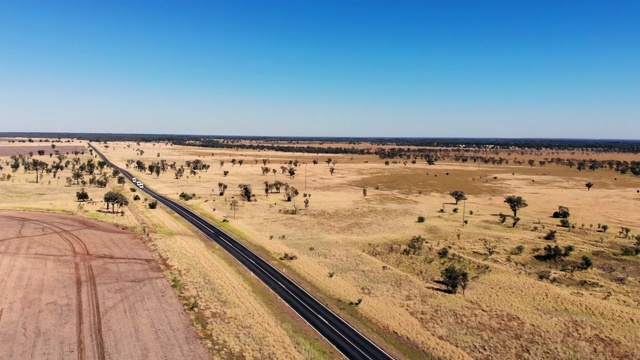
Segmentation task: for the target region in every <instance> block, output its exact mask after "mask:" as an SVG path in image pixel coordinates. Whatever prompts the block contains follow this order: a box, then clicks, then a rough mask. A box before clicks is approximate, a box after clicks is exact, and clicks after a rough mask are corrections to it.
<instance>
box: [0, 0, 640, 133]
mask: <svg viewBox="0 0 640 360" xmlns="http://www.w3.org/2000/svg"><path fill="white" fill-rule="evenodd" d="M0 131H52V132H53V131H74V132H118V133H126V132H136V133H177V134H220V135H289V136H411V137H439V136H447V137H561V138H626V139H638V138H640V1H612V0H609V1H604V0H603V1H590V0H580V1H579V0H576V1H560V0H557V1H542V0H538V1H527V0H511V1H444V0H443V1H389V2H384V1H346V0H343V1H333V2H332V1H181V2H160V1H123V2H117V1H109V2H100V3H99V2H95V1H3V0H0Z"/></svg>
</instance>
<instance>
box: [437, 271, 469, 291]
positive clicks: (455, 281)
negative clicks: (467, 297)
mask: <svg viewBox="0 0 640 360" xmlns="http://www.w3.org/2000/svg"><path fill="white" fill-rule="evenodd" d="M441 274H442V282H443V283H444V284H445V285H446V286H447V289H449V291H450V292H451V293H453V294H456V293H457V292H458V288H462V290H463V293H464V290H465V289H466V288H467V284H468V283H469V273H468V272H466V271H464V270H462V269H459V268H457V267H456V266H455V265H450V266H449V267H447V268H446V269H444V270H442V273H441Z"/></svg>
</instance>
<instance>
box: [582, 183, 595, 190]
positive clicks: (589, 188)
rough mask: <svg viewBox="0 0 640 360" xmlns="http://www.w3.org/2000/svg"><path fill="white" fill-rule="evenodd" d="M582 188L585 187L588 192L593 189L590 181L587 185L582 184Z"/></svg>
mask: <svg viewBox="0 0 640 360" xmlns="http://www.w3.org/2000/svg"><path fill="white" fill-rule="evenodd" d="M584 186H586V187H587V191H589V190H591V188H592V187H593V183H592V182H591V181H589V182H588V183H586V184H584Z"/></svg>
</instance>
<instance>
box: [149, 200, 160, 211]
mask: <svg viewBox="0 0 640 360" xmlns="http://www.w3.org/2000/svg"><path fill="white" fill-rule="evenodd" d="M157 207H158V201H157V200H153V201H151V202H150V203H149V209H155V208H157Z"/></svg>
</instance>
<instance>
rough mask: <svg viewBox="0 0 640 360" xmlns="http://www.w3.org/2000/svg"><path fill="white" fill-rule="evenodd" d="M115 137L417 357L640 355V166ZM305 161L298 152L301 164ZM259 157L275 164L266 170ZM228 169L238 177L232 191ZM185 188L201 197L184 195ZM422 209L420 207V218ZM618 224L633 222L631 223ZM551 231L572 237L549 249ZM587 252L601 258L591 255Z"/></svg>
mask: <svg viewBox="0 0 640 360" xmlns="http://www.w3.org/2000/svg"><path fill="white" fill-rule="evenodd" d="M98 146H101V149H102V148H103V147H104V145H98ZM104 149H105V154H106V155H107V156H108V157H109V158H110V159H111V160H112V161H114V162H116V163H118V164H120V165H122V166H123V167H124V166H126V162H127V160H133V163H132V162H130V169H132V173H133V174H134V175H136V176H138V177H139V178H140V179H142V180H143V181H144V182H145V183H146V184H147V186H149V187H152V188H153V189H154V190H156V191H158V192H160V193H162V194H166V195H167V196H169V197H171V198H173V199H176V200H179V201H182V202H183V203H184V204H186V205H188V206H190V207H191V208H193V209H195V210H197V211H199V212H200V213H202V214H203V215H205V216H207V217H209V218H210V219H212V220H213V221H217V222H219V223H220V224H221V225H222V226H223V227H224V228H225V229H226V230H227V231H229V232H230V233H232V234H235V235H236V236H238V237H240V238H242V239H243V240H244V241H246V242H247V243H248V244H251V245H252V246H254V247H255V248H256V249H258V251H261V252H262V253H263V254H266V255H267V256H271V259H272V262H273V263H274V264H276V265H277V266H279V267H280V268H281V269H282V270H283V271H285V272H287V273H291V274H292V275H293V276H294V277H296V278H297V279H299V281H302V282H303V283H306V284H307V285H308V286H309V287H310V288H312V289H315V291H318V292H319V293H320V294H321V295H320V296H321V297H322V298H323V299H325V300H326V301H327V302H328V303H329V305H330V306H331V307H333V308H334V309H336V310H337V311H338V312H339V313H340V314H342V315H344V316H346V317H347V318H350V319H352V320H355V321H356V322H358V323H360V325H361V326H362V327H363V328H365V330H366V331H368V333H369V334H373V335H374V337H375V338H377V339H380V338H384V339H385V340H386V341H388V342H390V343H392V344H393V346H394V347H396V350H397V353H403V354H405V356H406V357H409V358H417V357H427V356H428V355H433V356H435V357H444V358H486V359H489V358H531V359H538V358H589V359H597V358H638V357H639V356H640V345H639V344H640V342H639V341H638V340H640V335H638V334H640V323H639V320H638V319H639V318H640V307H639V305H640V283H639V282H638V279H639V278H638V276H639V275H640V263H639V261H638V257H637V256H635V255H634V252H633V249H634V247H635V244H634V240H633V239H632V237H633V236H635V235H636V234H640V193H638V190H640V179H639V178H638V177H635V176H633V175H630V174H627V175H622V174H620V173H617V172H615V171H612V170H608V169H599V170H596V171H588V170H584V171H578V170H576V169H575V168H568V167H565V166H556V165H553V164H547V165H546V166H544V167H540V166H538V164H537V163H536V164H535V166H533V167H532V166H529V165H506V164H503V165H484V164H480V163H467V164H462V163H446V162H438V163H436V164H435V165H433V166H429V165H427V164H426V163H425V162H424V161H422V162H418V163H417V164H411V163H409V164H407V165H404V164H403V163H402V162H397V163H395V164H394V163H393V161H391V162H390V163H389V165H385V162H384V160H380V159H379V158H377V157H374V156H357V155H312V154H295V153H294V154H292V153H276V152H258V151H248V150H240V151H236V150H233V149H227V150H221V149H211V148H206V149H202V148H194V147H179V146H171V145H168V144H162V143H156V144H149V143H141V144H136V143H124V142H123V143H109V144H108V147H107V148H104ZM140 150H142V151H140ZM550 155H553V154H542V153H540V154H538V153H535V154H534V153H531V154H529V153H526V154H524V155H523V154H522V153H520V152H518V153H517V154H515V153H514V154H512V156H518V157H522V158H526V159H528V158H532V157H544V156H550ZM568 155H571V154H568ZM568 155H567V156H568ZM601 155H602V154H598V156H601ZM605 155H606V156H604V155H602V156H603V158H607V159H609V158H616V156H618V154H611V153H608V154H605ZM572 156H584V158H585V159H588V158H594V157H595V156H594V155H593V154H588V153H584V154H572ZM620 157H621V158H624V159H626V160H637V159H634V158H633V157H630V155H628V154H623V155H620ZM328 158H331V160H333V161H335V162H336V163H335V164H334V163H333V162H330V163H327V162H326V160H327V159H328ZM314 159H317V160H318V164H317V165H314V164H313V160H314ZM137 160H141V161H143V162H144V163H145V164H146V165H149V164H152V163H153V162H160V161H161V160H165V161H166V162H167V163H168V164H172V163H174V162H175V163H176V166H177V168H179V167H180V166H181V165H184V164H185V162H186V161H191V162H193V161H194V160H200V161H202V162H204V163H205V164H208V165H209V168H208V169H207V170H196V171H195V172H194V173H191V172H190V169H189V168H188V167H185V171H184V174H183V175H182V176H181V177H179V178H176V176H175V172H176V170H174V169H168V170H167V171H166V172H160V174H159V176H157V175H151V174H149V172H142V171H138V170H133V167H134V166H135V161H137ZM233 160H235V164H233V163H234V161H233ZM240 160H242V164H240ZM295 160H298V161H299V162H300V163H299V166H297V167H296V166H295V165H293V164H290V163H289V161H295ZM263 161H266V164H264V163H263ZM263 166H266V167H269V168H270V169H269V170H270V171H269V172H266V173H265V175H263V174H262V167H263ZM282 166H284V167H285V168H286V169H285V171H284V172H282V171H281V167H282ZM332 167H333V168H334V172H333V174H332V173H331V172H330V169H331V168H332ZM289 168H294V171H295V175H294V176H290V175H289V171H288V169H289ZM272 169H276V173H275V174H274V173H273V172H272V171H271V170H272ZM225 171H228V173H227V174H226V175H225V174H224V172H225ZM265 181H268V182H269V183H273V182H274V181H281V182H286V183H288V184H289V185H290V186H294V187H295V188H297V189H298V190H299V195H297V196H295V197H293V199H292V201H286V199H285V196H284V193H285V192H284V189H283V190H282V191H281V192H280V193H273V192H272V193H269V194H265V192H264V182H265ZM588 182H591V183H593V184H594V185H593V187H592V188H591V190H587V188H586V187H585V183H588ZM219 183H224V184H226V185H227V190H226V192H225V194H224V196H220V195H219V187H218V184H219ZM241 184H248V185H251V187H252V190H253V193H254V194H255V195H256V197H255V198H254V200H255V201H251V202H247V201H243V200H242V198H241V194H240V189H239V185H241ZM363 189H366V196H365V194H364V192H363ZM453 190H462V191H464V192H465V193H466V194H467V196H468V198H469V199H468V200H467V201H466V202H465V201H462V202H460V203H459V204H458V205H455V204H454V201H453V198H452V197H450V196H449V195H448V193H449V192H450V191H453ZM182 193H184V194H183V198H184V195H185V194H186V195H189V196H194V195H195V196H194V197H193V198H192V199H190V200H188V201H184V200H181V197H180V194H182ZM305 193H306V194H307V196H306V197H305V196H304V194H305ZM507 195H517V196H522V197H523V198H524V199H525V200H526V201H527V203H528V205H529V206H528V207H525V208H523V209H521V210H520V211H519V212H518V217H519V218H520V219H521V220H520V221H519V222H518V223H517V226H516V227H515V228H513V227H512V219H511V218H510V217H506V218H505V222H504V223H503V222H501V220H500V217H499V216H498V215H499V214H500V213H503V214H505V215H511V211H510V209H509V207H508V205H507V204H505V203H504V197H505V196H507ZM305 200H308V204H307V205H308V206H307V205H305ZM235 201H237V206H235V211H234V210H233V208H234V207H233V206H232V204H234V203H235ZM560 205H562V206H565V207H568V208H569V209H570V214H571V215H570V217H569V218H568V221H569V222H570V224H569V227H567V228H565V227H560V226H559V224H560V223H559V219H554V218H552V217H551V214H552V213H553V212H554V211H557V210H558V207H559V206H560ZM294 213H295V214H294ZM420 216H422V217H424V222H418V221H417V219H418V217H420ZM463 216H464V219H463ZM463 220H466V221H467V224H466V225H464V224H463ZM602 225H607V230H605V231H603V230H602V229H603V227H602ZM622 227H627V228H629V229H631V231H630V234H628V235H624V234H622V233H619V231H620V230H621V228H622ZM550 230H555V231H557V233H556V239H555V240H545V239H544V237H545V236H546V235H547V234H548V233H549V231H550ZM416 236H421V237H422V239H423V241H422V242H420V246H419V248H413V249H414V250H415V251H413V250H411V248H410V247H409V245H410V241H411V239H412V238H413V237H416ZM547 245H551V246H556V245H557V246H559V248H561V249H564V248H566V247H567V246H572V247H573V251H572V252H568V253H567V254H566V255H567V256H559V257H558V258H556V259H555V260H548V261H544V260H545V258H544V256H543V255H544V248H545V247H546V246H547ZM443 249H446V250H443ZM625 254H626V255H625ZM583 256H587V257H589V258H590V259H591V260H592V266H589V267H587V268H586V269H584V266H583V261H584V260H583V259H582V257H583ZM450 265H455V266H457V267H459V268H462V269H465V270H466V271H467V272H468V273H469V275H470V282H469V286H468V287H467V288H466V290H465V291H464V294H461V293H458V294H450V293H447V292H446V291H444V290H445V287H444V286H443V285H442V284H441V283H440V282H439V281H440V280H441V279H442V278H441V271H442V270H443V269H445V268H446V267H448V266H450ZM350 303H352V304H351V305H350ZM356 304H359V305H356ZM403 344H404V345H403Z"/></svg>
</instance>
